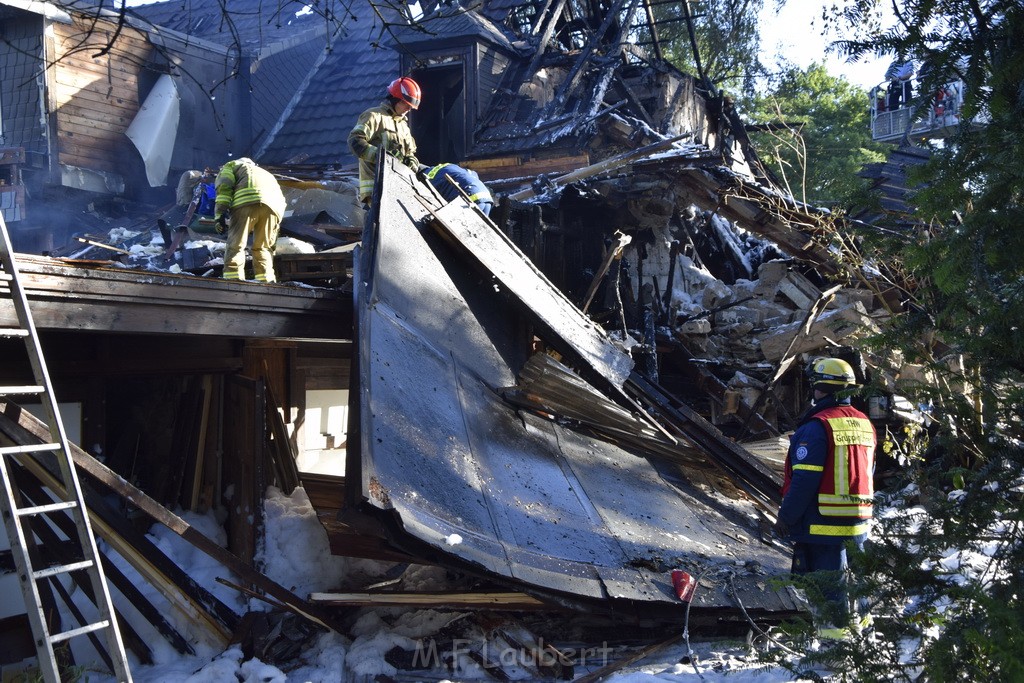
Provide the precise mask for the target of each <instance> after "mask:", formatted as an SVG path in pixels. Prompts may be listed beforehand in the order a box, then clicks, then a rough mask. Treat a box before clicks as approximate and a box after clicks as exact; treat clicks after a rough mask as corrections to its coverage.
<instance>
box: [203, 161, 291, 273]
mask: <svg viewBox="0 0 1024 683" xmlns="http://www.w3.org/2000/svg"><path fill="white" fill-rule="evenodd" d="M286 206H287V202H286V201H285V198H284V194H283V193H282V192H281V186H280V185H278V184H277V179H276V178H274V176H273V175H272V174H271V173H270V172H269V171H267V170H265V169H262V168H260V167H259V166H257V165H256V163H255V162H254V161H253V160H252V159H248V158H246V157H242V158H240V159H233V160H231V161H229V162H227V163H226V164H224V166H222V167H221V169H220V173H218V174H217V209H216V211H217V226H218V227H217V231H218V232H224V231H227V246H226V248H225V250H224V279H225V280H242V279H245V243H246V241H248V239H249V232H250V230H251V231H252V267H253V272H254V274H255V276H256V280H257V281H258V282H276V281H277V277H276V276H275V274H274V246H275V245H276V243H277V234H278V231H279V230H280V228H281V218H282V217H283V216H284V210H285V207H286ZM229 216H230V219H229ZM229 221H230V222H229Z"/></svg>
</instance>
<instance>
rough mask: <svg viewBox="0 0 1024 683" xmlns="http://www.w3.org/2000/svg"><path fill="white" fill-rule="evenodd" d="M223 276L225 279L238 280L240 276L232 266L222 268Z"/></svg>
mask: <svg viewBox="0 0 1024 683" xmlns="http://www.w3.org/2000/svg"><path fill="white" fill-rule="evenodd" d="M223 278H224V279H225V280H240V279H241V277H240V276H239V273H238V271H237V270H236V269H234V268H225V269H224V274H223Z"/></svg>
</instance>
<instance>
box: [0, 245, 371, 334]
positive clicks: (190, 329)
mask: <svg viewBox="0 0 1024 683" xmlns="http://www.w3.org/2000/svg"><path fill="white" fill-rule="evenodd" d="M17 259H18V264H19V269H20V271H21V283H22V286H23V287H24V289H25V291H26V293H27V294H28V297H29V301H30V303H31V305H32V312H33V317H34V318H35V323H36V327H37V328H39V329H71V330H97V331H103V332H113V331H119V332H139V333H156V334H183V335H199V336H207V337H208V336H210V335H214V336H224V335H226V336H231V337H254V338H273V337H295V338H307V339H317V338H319V339H330V340H335V339H351V336H352V331H351V325H352V298H351V295H346V294H344V293H343V292H340V291H337V290H331V289H323V288H317V289H313V288H303V287H294V286H289V285H285V284H265V283H255V282H245V281H238V282H233V281H227V280H222V279H218V278H201V277H196V276H191V275H173V274H170V273H148V272H147V273H142V272H133V271H127V270H123V269H115V268H112V267H109V266H107V265H106V264H104V265H103V266H97V267H78V266H73V265H69V264H68V262H66V261H60V260H57V259H49V258H45V257H38V256H30V255H25V254H19V255H18V256H17ZM0 325H6V326H13V327H16V326H17V325H18V320H17V315H16V312H15V310H14V306H13V304H11V303H10V302H9V301H6V302H5V301H3V300H0Z"/></svg>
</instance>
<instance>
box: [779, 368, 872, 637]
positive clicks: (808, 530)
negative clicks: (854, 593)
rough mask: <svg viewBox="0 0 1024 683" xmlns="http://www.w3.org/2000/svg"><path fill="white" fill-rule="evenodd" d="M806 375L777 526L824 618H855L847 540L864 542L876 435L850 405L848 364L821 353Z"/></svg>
mask: <svg viewBox="0 0 1024 683" xmlns="http://www.w3.org/2000/svg"><path fill="white" fill-rule="evenodd" d="M807 376H808V379H809V381H810V384H811V389H812V391H813V401H812V404H811V407H810V408H809V409H808V410H807V412H806V413H804V415H803V416H802V417H801V419H800V422H799V425H798V426H797V429H796V431H795V432H794V433H793V435H792V437H790V444H789V451H788V453H787V454H786V471H785V480H784V483H783V486H782V496H783V499H782V506H781V507H780V508H779V520H778V523H777V524H776V527H775V530H776V533H777V535H778V536H780V537H782V538H788V539H790V540H792V541H793V567H792V572H793V574H810V575H811V576H809V577H808V579H809V580H810V581H812V582H813V583H814V584H815V585H817V586H818V587H819V588H820V589H821V592H822V594H823V596H824V598H825V600H826V603H827V605H826V607H827V610H828V613H827V614H826V615H825V616H826V618H827V619H828V621H831V622H832V623H839V622H840V621H846V620H847V619H848V618H849V605H848V601H847V596H846V576H845V575H846V570H847V557H846V551H847V546H848V545H855V546H857V547H858V548H860V549H863V547H864V541H865V540H866V539H867V534H868V528H869V526H870V521H871V516H872V507H873V496H874V484H873V480H872V478H873V474H874V471H873V470H874V461H875V447H876V445H877V438H876V436H875V428H874V426H873V425H872V424H871V422H870V420H868V417H867V415H865V414H864V413H862V412H861V411H859V410H857V409H856V408H854V407H853V406H851V405H850V396H849V391H848V390H849V389H850V388H852V387H855V386H856V378H855V376H854V374H853V368H852V367H851V366H850V364H849V363H847V362H846V361H844V360H841V359H839V358H818V359H815V360H813V361H812V362H811V363H810V365H809V366H808V368H807ZM828 631H831V629H819V633H821V634H822V635H833V634H832V633H831V632H828Z"/></svg>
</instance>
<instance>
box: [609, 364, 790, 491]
mask: <svg viewBox="0 0 1024 683" xmlns="http://www.w3.org/2000/svg"><path fill="white" fill-rule="evenodd" d="M625 389H626V390H627V391H628V392H629V393H630V394H632V395H634V396H635V397H636V399H637V400H638V401H641V402H643V403H646V404H647V405H649V406H650V407H651V408H652V409H653V410H654V411H655V412H656V414H657V416H658V417H659V418H661V419H662V420H664V421H666V422H667V423H669V424H671V425H672V426H673V427H675V428H676V429H678V430H679V431H680V432H681V433H682V434H684V435H685V436H686V437H687V438H688V439H690V440H691V441H693V443H695V444H697V445H698V446H699V447H701V448H702V449H704V451H705V452H706V453H707V455H708V456H709V457H711V458H712V459H713V460H714V461H715V462H716V463H717V464H719V465H720V466H721V467H722V468H723V469H724V470H725V471H726V472H728V473H729V475H730V479H732V481H733V483H734V484H736V486H738V487H739V488H741V489H743V490H744V491H746V492H747V493H749V494H750V495H751V497H752V498H753V499H754V500H756V501H758V502H759V503H761V504H762V505H764V506H765V507H768V508H771V509H772V510H774V509H775V508H776V507H777V506H778V505H779V504H780V503H781V502H782V495H781V489H782V480H781V478H780V477H779V476H778V475H777V474H776V473H775V472H772V471H771V470H770V469H768V467H767V466H765V465H764V463H762V462H761V461H760V460H758V459H757V458H756V457H755V456H754V455H752V454H750V453H748V452H747V451H746V450H744V449H743V448H742V447H741V446H740V445H738V444H736V443H735V442H733V441H732V440H730V439H728V438H726V437H725V435H724V434H722V432H720V431H719V430H718V428H717V427H715V426H714V425H713V424H711V423H710V422H708V421H707V420H705V419H704V418H703V417H701V416H700V415H699V414H698V413H697V412H696V411H695V410H693V409H692V408H690V407H689V406H687V405H686V404H684V403H682V402H681V401H678V400H676V399H673V398H672V397H671V394H669V393H668V392H666V391H665V390H664V389H663V388H661V387H659V386H657V385H656V384H654V383H652V382H650V381H649V380H647V379H646V378H644V377H642V376H641V375H640V374H639V373H636V372H634V373H633V374H632V375H630V378H629V380H628V381H627V382H626V386H625Z"/></svg>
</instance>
